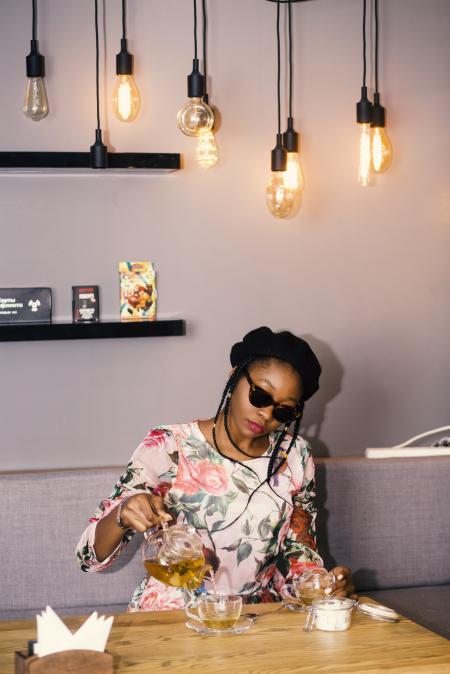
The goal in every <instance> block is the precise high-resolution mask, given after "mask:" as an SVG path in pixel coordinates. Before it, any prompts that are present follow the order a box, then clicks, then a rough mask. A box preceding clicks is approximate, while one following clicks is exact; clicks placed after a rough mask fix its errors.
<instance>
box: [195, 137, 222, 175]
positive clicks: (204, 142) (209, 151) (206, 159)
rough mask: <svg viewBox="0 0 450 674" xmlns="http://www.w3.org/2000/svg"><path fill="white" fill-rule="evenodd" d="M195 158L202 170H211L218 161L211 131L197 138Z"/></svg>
mask: <svg viewBox="0 0 450 674" xmlns="http://www.w3.org/2000/svg"><path fill="white" fill-rule="evenodd" d="M195 158H196V160H197V163H198V165H199V166H200V168H202V169H210V168H213V166H215V165H216V164H217V162H218V161H219V148H218V147H217V143H216V139H215V138H214V133H213V132H212V131H208V132H207V133H204V134H202V135H201V136H199V139H198V143H197V147H196V149H195Z"/></svg>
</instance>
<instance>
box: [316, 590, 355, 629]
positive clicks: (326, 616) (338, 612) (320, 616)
mask: <svg viewBox="0 0 450 674" xmlns="http://www.w3.org/2000/svg"><path fill="white" fill-rule="evenodd" d="M354 605H355V602H354V601H353V599H347V598H344V597H328V598H327V599H313V601H312V603H311V606H309V607H308V615H307V617H306V621H305V627H304V630H305V632H310V631H311V630H312V628H313V627H315V628H316V629H318V630H324V631H325V632H343V631H344V630H348V629H349V627H350V625H351V622H352V611H353V607H354Z"/></svg>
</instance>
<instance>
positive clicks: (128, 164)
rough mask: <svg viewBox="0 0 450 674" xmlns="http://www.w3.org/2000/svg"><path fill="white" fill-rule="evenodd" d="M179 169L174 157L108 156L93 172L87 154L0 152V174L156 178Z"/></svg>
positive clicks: (128, 154)
mask: <svg viewBox="0 0 450 674" xmlns="http://www.w3.org/2000/svg"><path fill="white" fill-rule="evenodd" d="M179 168H181V155H180V154H177V153H149V152H109V153H108V168H105V169H92V168H91V155H90V153H89V152H0V172H1V173H52V174H55V173H58V174H64V173H66V174H72V173H78V174H83V175H104V174H118V173H120V174H127V175H132V174H146V173H148V174H157V173H169V172H171V171H177V170H178V169H179Z"/></svg>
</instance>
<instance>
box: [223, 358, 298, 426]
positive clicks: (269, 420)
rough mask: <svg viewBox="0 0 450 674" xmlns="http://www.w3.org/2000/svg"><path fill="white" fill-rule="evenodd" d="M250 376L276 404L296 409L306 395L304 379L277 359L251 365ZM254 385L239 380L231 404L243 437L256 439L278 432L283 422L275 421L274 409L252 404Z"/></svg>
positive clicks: (235, 423) (235, 424)
mask: <svg viewBox="0 0 450 674" xmlns="http://www.w3.org/2000/svg"><path fill="white" fill-rule="evenodd" d="M248 373H249V375H250V378H251V380H252V382H253V383H254V384H255V386H258V387H259V388H262V389H263V390H264V391H266V392H267V393H269V394H270V395H271V396H272V399H273V401H274V403H275V404H279V405H289V406H290V407H293V408H294V407H296V405H297V403H298V401H299V400H300V397H301V394H302V384H301V378H300V375H299V374H298V373H297V372H296V371H295V370H294V369H293V368H292V367H291V366H290V365H289V364H288V363H285V362H283V361H280V360H276V359H274V358H272V359H270V360H265V361H262V362H256V363H251V364H250V365H249V366H248ZM249 391H250V384H249V382H248V381H247V378H246V377H245V375H243V376H242V378H241V379H240V380H239V382H238V384H237V386H236V388H235V390H234V392H233V395H232V397H231V404H230V416H231V419H232V421H233V424H234V426H235V427H236V429H237V430H238V432H239V433H240V434H241V435H242V436H243V437H248V438H252V437H253V438H254V437H258V436H263V435H267V434H268V433H271V432H273V431H275V430H276V429H277V428H278V427H279V426H280V422H279V421H277V420H276V419H274V418H273V416H272V412H273V405H271V406H269V407H254V406H253V405H252V404H251V402H250V400H249Z"/></svg>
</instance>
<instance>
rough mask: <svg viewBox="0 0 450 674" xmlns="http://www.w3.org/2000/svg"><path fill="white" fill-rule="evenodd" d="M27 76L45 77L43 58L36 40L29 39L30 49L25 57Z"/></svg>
mask: <svg viewBox="0 0 450 674" xmlns="http://www.w3.org/2000/svg"><path fill="white" fill-rule="evenodd" d="M26 63H27V77H45V58H44V57H43V56H42V54H40V53H39V45H38V41H37V40H31V51H30V53H29V54H28V56H27V57H26Z"/></svg>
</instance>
